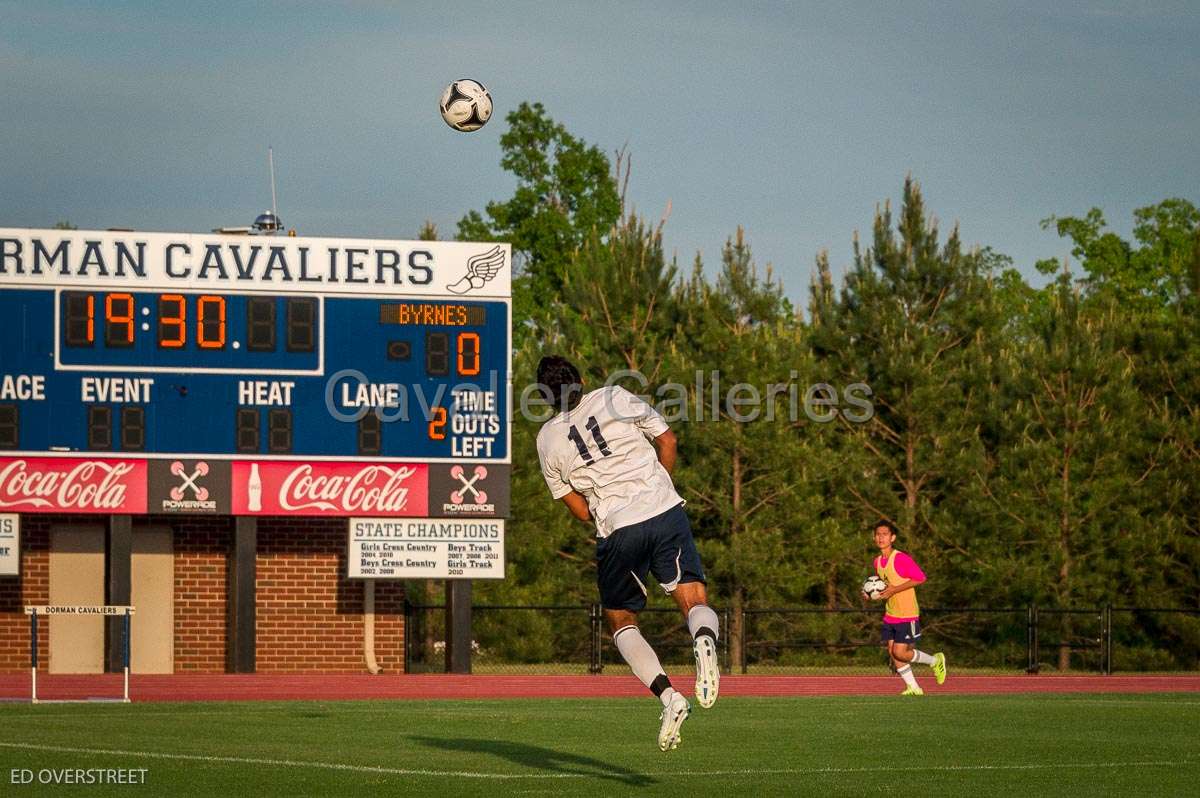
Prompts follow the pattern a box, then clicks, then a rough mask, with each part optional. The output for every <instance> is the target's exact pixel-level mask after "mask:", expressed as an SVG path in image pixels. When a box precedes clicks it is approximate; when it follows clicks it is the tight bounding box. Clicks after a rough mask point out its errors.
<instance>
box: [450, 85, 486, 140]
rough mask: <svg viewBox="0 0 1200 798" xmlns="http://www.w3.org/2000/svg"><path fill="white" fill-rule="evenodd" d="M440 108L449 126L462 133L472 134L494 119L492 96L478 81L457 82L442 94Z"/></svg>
mask: <svg viewBox="0 0 1200 798" xmlns="http://www.w3.org/2000/svg"><path fill="white" fill-rule="evenodd" d="M438 107H439V108H440V109H441V110H442V119H445V120H446V124H447V125H449V126H450V127H452V128H454V129H455V130H457V131H459V132H460V133H470V132H471V131H472V130H479V128H481V127H483V126H484V125H486V124H487V121H488V120H489V119H491V118H492V95H490V94H488V90H487V89H485V88H484V87H483V84H482V83H480V82H478V81H475V80H465V79H464V80H456V81H454V82H453V83H451V84H450V85H449V86H447V87H446V90H445V91H443V92H442V101H441V102H440V103H438Z"/></svg>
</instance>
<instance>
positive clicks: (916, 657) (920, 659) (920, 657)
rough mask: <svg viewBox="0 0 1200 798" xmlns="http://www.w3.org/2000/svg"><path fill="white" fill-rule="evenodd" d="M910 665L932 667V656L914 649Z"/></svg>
mask: <svg viewBox="0 0 1200 798" xmlns="http://www.w3.org/2000/svg"><path fill="white" fill-rule="evenodd" d="M912 664H913V665H932V664H933V655H932V654H926V653H925V652H924V651H917V650H916V649H915V648H914V649H913V658H912Z"/></svg>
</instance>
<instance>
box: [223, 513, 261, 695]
mask: <svg viewBox="0 0 1200 798" xmlns="http://www.w3.org/2000/svg"><path fill="white" fill-rule="evenodd" d="M257 551H258V519H257V518H255V517H254V516H252V515H250V516H247V515H241V516H238V517H237V521H236V523H235V525H234V531H233V547H232V550H231V551H230V552H229V557H230V561H229V582H228V585H229V595H228V597H227V599H226V606H227V607H228V610H229V617H228V634H227V636H226V639H227V640H228V641H229V642H228V648H227V651H228V662H227V664H226V668H227V670H228V671H229V672H230V673H254V671H255V669H256V667H257V662H256V660H255V652H254V646H255V601H254V582H255V577H256V572H255V558H256V554H257Z"/></svg>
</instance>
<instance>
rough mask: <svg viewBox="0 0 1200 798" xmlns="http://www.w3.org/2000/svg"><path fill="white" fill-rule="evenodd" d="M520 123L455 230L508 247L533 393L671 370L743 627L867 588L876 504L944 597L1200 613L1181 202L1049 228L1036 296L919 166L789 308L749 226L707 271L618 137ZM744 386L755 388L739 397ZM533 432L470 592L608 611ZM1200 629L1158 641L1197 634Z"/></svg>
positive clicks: (716, 587)
mask: <svg viewBox="0 0 1200 798" xmlns="http://www.w3.org/2000/svg"><path fill="white" fill-rule="evenodd" d="M508 124H509V128H508V130H507V132H505V133H504V135H503V137H502V138H501V147H502V152H503V156H502V160H501V164H502V166H503V167H504V168H505V169H506V170H508V171H509V172H510V173H511V174H512V175H513V176H514V177H515V178H516V182H517V187H516V189H515V192H514V194H513V196H512V197H511V198H509V199H507V200H502V201H495V202H492V203H489V204H488V205H487V206H486V208H485V209H484V210H483V211H472V212H471V213H469V214H467V215H466V216H465V217H464V218H463V219H462V220H461V221H460V223H459V225H458V230H457V235H456V237H457V238H459V239H461V240H485V241H486V240H503V241H509V242H511V243H512V245H513V248H514V254H515V256H516V259H517V264H518V266H519V269H518V271H517V277H516V279H515V282H514V289H513V290H514V319H513V330H514V341H513V346H514V360H513V362H514V370H513V381H514V385H515V386H517V392H518V393H519V388H520V387H521V386H524V385H526V384H528V383H532V382H533V381H534V372H535V368H536V364H537V361H538V359H539V358H540V357H541V356H542V355H543V354H544V353H549V352H557V353H560V354H563V355H565V356H567V357H569V358H571V359H572V360H574V362H576V364H577V365H579V367H580V369H581V370H582V371H583V373H584V375H585V380H586V381H587V382H588V383H589V384H590V385H591V386H593V387H595V386H599V385H602V384H604V383H605V381H606V380H607V379H608V378H609V376H610V375H611V374H613V373H614V372H617V371H619V370H626V371H632V372H637V373H638V374H641V375H644V377H645V382H644V384H643V383H641V382H640V381H639V380H637V379H632V378H631V379H627V380H625V381H624V382H623V383H622V384H625V385H626V387H628V388H630V389H631V390H633V391H634V392H636V393H641V394H643V395H648V396H650V397H651V401H656V399H655V394H656V391H657V390H658V389H659V388H660V386H663V385H666V384H675V385H676V386H682V388H680V387H676V388H675V389H674V390H673V392H672V396H673V397H674V399H675V401H676V403H677V405H680V406H676V407H674V408H672V409H674V410H676V411H678V410H680V409H681V406H682V407H685V408H686V409H687V410H688V411H689V412H692V413H693V414H694V412H695V408H700V409H702V411H703V412H704V418H703V420H697V419H696V418H695V417H694V415H693V416H690V417H689V418H688V420H686V421H679V422H676V423H674V424H673V428H674V429H675V431H676V433H677V435H678V437H679V445H680V457H679V467H678V468H677V471H676V475H675V477H676V482H677V485H678V487H679V490H680V492H681V493H682V495H683V496H684V497H685V499H686V500H687V502H688V510H689V516H690V517H691V520H692V524H693V527H694V532H695V535H696V538H697V542H698V545H699V548H700V551H701V554H702V556H703V558H704V562H705V566H706V569H707V571H708V575H709V585H710V595H711V597H712V600H713V603H714V604H716V605H718V606H723V607H730V608H733V609H734V610H735V613H734V615H733V616H732V617H734V618H735V619H736V618H738V617H740V614H738V613H736V610H737V609H738V608H743V609H744V608H749V607H767V606H781V605H818V606H829V607H834V606H846V605H856V604H857V603H858V602H859V597H858V588H859V585H860V584H861V582H862V579H863V578H864V577H865V576H866V574H867V570H868V563H869V558H870V557H871V554H872V547H871V544H870V539H869V537H868V527H869V526H870V525H871V524H872V523H873V522H874V521H875V520H876V519H887V520H890V521H892V522H893V523H895V524H896V525H897V526H898V527H899V528H900V530H901V536H900V540H899V543H898V546H899V547H900V548H902V549H904V550H906V551H909V552H911V553H912V554H913V556H914V557H915V558H916V559H917V561H918V562H919V563H921V564H922V566H923V567H924V569H925V571H926V573H927V574H928V575H929V577H930V581H929V585H928V587H927V588H925V589H924V590H923V591H922V600H923V602H927V603H930V604H936V605H942V606H954V605H962V606H967V605H971V606H992V607H1002V606H1025V605H1028V604H1037V605H1042V606H1054V607H1080V606H1087V607H1092V606H1100V605H1103V604H1105V603H1111V604H1115V605H1136V606H1153V607H1184V608H1198V607H1200V598H1198V597H1200V509H1198V508H1200V313H1198V312H1197V311H1198V310H1200V209H1197V207H1196V206H1195V205H1194V204H1193V203H1191V202H1189V201H1187V200H1184V199H1166V200H1164V201H1162V202H1160V203H1158V204H1156V205H1152V206H1148V207H1145V208H1141V209H1139V210H1137V211H1136V212H1135V214H1134V226H1133V234H1132V238H1131V239H1129V240H1126V239H1124V238H1122V237H1121V236H1119V235H1118V234H1116V233H1115V232H1113V231H1112V230H1110V229H1109V228H1108V226H1107V223H1106V220H1105V218H1104V216H1103V214H1102V212H1101V211H1100V210H1099V209H1092V210H1091V211H1089V212H1088V213H1087V214H1086V215H1084V216H1082V217H1072V216H1065V217H1051V218H1050V219H1048V220H1046V221H1045V222H1044V224H1045V225H1046V226H1048V227H1050V228H1052V229H1054V230H1056V231H1057V233H1058V234H1059V235H1060V236H1062V237H1063V238H1064V239H1065V240H1067V241H1069V242H1070V245H1071V257H1070V258H1069V259H1067V260H1064V261H1061V262H1060V261H1058V260H1054V259H1050V260H1046V261H1041V262H1039V263H1038V264H1037V268H1038V270H1039V271H1040V272H1041V273H1042V274H1044V275H1046V278H1047V279H1046V282H1045V285H1044V286H1042V287H1035V286H1033V285H1031V284H1030V282H1029V281H1027V280H1026V279H1025V278H1024V277H1023V276H1022V275H1021V273H1020V272H1019V271H1018V270H1017V269H1015V268H1014V265H1013V263H1012V261H1011V259H1010V258H1008V257H1007V256H1005V255H1003V254H1002V253H1001V252H1000V251H999V250H997V249H993V248H990V247H979V246H967V245H965V244H964V243H963V240H962V238H961V237H960V233H959V231H958V230H957V228H955V229H951V230H949V231H944V230H941V229H939V226H938V224H937V222H936V221H934V219H933V216H932V214H931V213H930V212H929V210H928V209H927V208H926V205H925V198H924V197H923V196H922V193H921V190H920V187H919V185H918V184H917V183H916V182H915V181H914V180H912V179H907V180H905V182H904V186H903V196H902V199H901V201H900V203H899V206H898V207H897V208H895V209H893V208H892V207H891V205H890V203H888V202H885V203H883V204H882V206H881V207H878V208H876V210H875V212H874V215H873V218H871V228H870V234H869V235H867V236H863V240H859V237H858V235H857V233H855V234H854V237H853V241H852V245H851V248H850V252H849V257H848V261H847V262H845V263H844V266H845V268H844V275H843V276H842V277H841V278H840V279H838V280H835V279H834V277H833V268H832V266H831V262H834V263H838V264H839V265H843V262H842V261H841V260H839V258H840V256H837V255H830V254H829V253H827V252H820V253H817V254H816V259H815V263H814V268H813V276H812V279H811V284H810V285H809V286H808V301H807V304H806V306H805V307H797V306H796V305H794V304H793V303H792V302H791V301H789V299H788V297H787V295H786V294H785V292H784V289H783V286H782V285H781V283H780V281H779V280H778V278H777V277H776V276H775V275H774V274H773V272H772V270H771V269H770V267H766V268H761V267H759V266H758V264H756V262H755V260H754V257H753V254H752V250H751V245H750V242H748V241H747V240H746V237H745V236H744V234H743V232H742V230H741V229H740V228H734V229H733V230H732V231H731V233H730V235H729V236H728V239H727V241H726V243H725V246H724V248H723V250H722V251H721V254H720V262H719V263H712V264H709V263H704V262H702V260H701V258H700V256H699V255H697V256H696V258H695V259H694V261H692V262H691V263H690V264H687V265H682V264H680V263H679V262H677V260H676V259H674V258H669V257H667V255H666V254H665V253H664V250H663V239H662V230H663V222H662V221H659V222H653V221H651V220H648V219H646V218H644V217H642V216H640V215H638V214H637V213H635V212H633V211H631V210H630V208H629V205H628V204H627V202H626V199H625V188H626V185H627V181H628V174H629V168H630V160H629V157H628V155H627V154H626V153H624V152H619V153H617V154H616V156H615V158H612V159H610V158H609V157H608V156H607V155H606V154H605V153H604V152H603V151H602V150H600V149H599V148H598V147H596V146H594V145H589V144H587V143H586V142H584V141H582V140H581V139H579V138H577V137H575V136H573V135H572V134H571V133H569V132H568V131H567V130H566V129H565V128H564V127H563V126H562V125H560V124H558V123H556V122H554V120H552V119H551V118H550V117H549V115H548V114H547V113H546V111H545V109H544V108H543V107H542V106H541V105H539V104H522V105H521V106H520V107H519V108H518V109H517V110H516V111H514V112H512V113H511V114H510V115H509V117H508ZM422 236H423V237H427V238H430V237H435V236H436V230H434V229H433V228H432V226H428V225H427V227H426V229H424V230H423V231H422ZM712 372H719V374H720V388H719V389H718V393H719V394H720V398H721V401H720V402H718V403H717V407H716V409H715V412H712V411H713V410H714V408H713V402H712V401H711V399H712V397H711V395H710V394H711V393H712V391H711V380H708V379H707V377H710V376H711V374H712ZM697 375H701V378H699V379H698V377H697ZM738 383H743V384H745V385H749V386H754V387H755V388H756V390H757V391H758V393H759V397H758V402H757V404H754V403H753V402H751V401H750V398H752V397H751V396H750V395H749V393H748V392H743V394H742V396H741V398H742V399H743V400H745V401H744V403H743V404H741V405H739V404H738V403H736V402H735V403H732V404H731V403H729V402H727V401H725V399H727V398H728V397H727V395H726V394H725V393H724V391H726V390H727V389H728V388H730V387H732V386H734V385H736V384H738ZM769 386H776V388H775V390H774V391H773V392H772V391H771V390H768V387H769ZM848 386H860V387H859V388H857V389H856V390H858V391H859V393H858V394H857V397H858V398H859V399H860V401H861V400H863V399H864V398H865V400H866V401H867V402H869V406H870V414H869V417H868V418H867V419H866V420H863V419H862V415H864V414H863V413H861V412H860V413H859V416H858V417H853V414H852V413H851V412H849V411H850V410H852V409H854V408H852V407H851V405H850V404H849V403H848V400H847V396H846V389H847V387H848ZM863 386H865V388H864V387H863ZM681 391H682V398H681V394H680V392H681ZM797 405H800V406H801V407H800V409H799V411H798V409H797ZM754 409H757V412H753V413H752V412H751V411H752V410H754ZM858 409H860V410H861V407H860V408H858ZM749 416H753V417H752V418H748V417H749ZM537 429H538V424H537V423H535V422H530V421H527V420H525V419H523V418H521V417H520V416H519V415H518V416H517V417H516V418H515V419H514V425H513V442H512V454H513V484H512V491H513V503H512V506H513V516H512V519H511V520H510V521H509V526H508V534H507V541H508V542H507V558H508V577H507V578H506V579H505V580H503V581H501V582H487V583H477V584H476V601H477V602H481V603H483V602H491V603H546V602H556V603H559V602H561V603H590V602H592V601H594V600H595V595H596V593H595V586H594V574H595V571H594V564H593V547H594V542H593V539H592V533H591V530H590V529H588V528H585V527H584V526H583V525H580V524H579V523H578V522H576V521H574V520H572V519H571V518H570V516H569V514H568V513H567V512H565V511H564V509H563V508H562V507H560V506H558V504H559V503H558V502H554V501H552V500H551V499H550V496H549V494H548V492H547V490H546V488H545V485H544V483H543V480H542V477H541V474H540V471H539V468H538V460H537V454H536V451H535V446H534V440H535V437H536V434H537ZM414 587H416V591H415V593H414V595H415V596H416V597H417V598H418V599H419V598H420V597H421V591H422V588H421V587H420V586H414ZM1195 621H1196V617H1195V616H1193V617H1192V618H1190V619H1189V618H1186V617H1182V618H1179V619H1178V620H1177V621H1175V622H1173V623H1174V625H1173V626H1172V627H1171V629H1170V630H1169V633H1170V635H1172V636H1173V637H1174V639H1175V640H1176V642H1177V643H1178V644H1180V645H1183V646H1190V647H1191V648H1192V649H1193V650H1195V649H1196V648H1200V624H1198V623H1196V622H1195ZM530 622H531V623H536V622H537V621H530ZM733 631H734V632H735V633H736V631H737V630H733ZM526 637H528V638H529V639H528V640H527V641H526V642H525V643H521V644H520V645H528V646H533V647H536V646H537V645H538V643H537V640H536V637H537V636H526ZM517 638H522V636H521V635H519V634H515V635H514V639H517ZM514 645H517V644H516V643H514ZM1064 656H1065V655H1064ZM1064 664H1065V663H1064Z"/></svg>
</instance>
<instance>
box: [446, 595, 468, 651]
mask: <svg viewBox="0 0 1200 798" xmlns="http://www.w3.org/2000/svg"><path fill="white" fill-rule="evenodd" d="M470 672H471V580H470V579H448V580H446V673H470Z"/></svg>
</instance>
